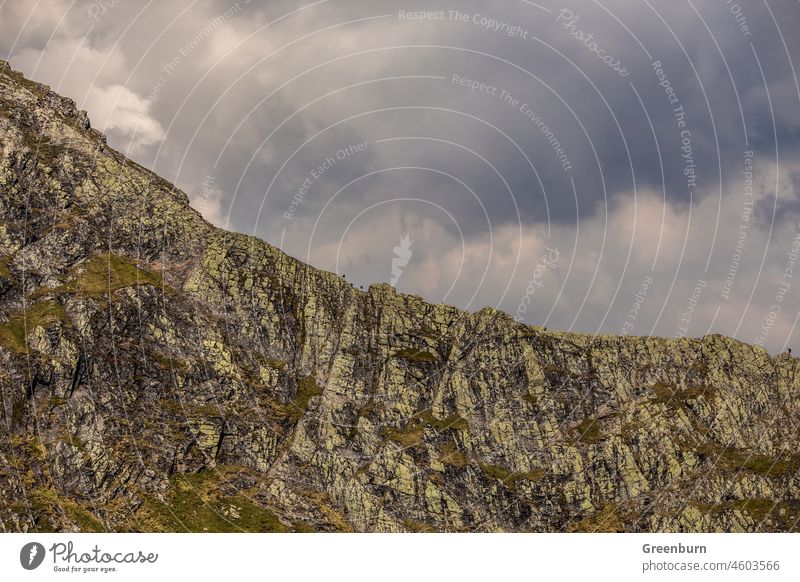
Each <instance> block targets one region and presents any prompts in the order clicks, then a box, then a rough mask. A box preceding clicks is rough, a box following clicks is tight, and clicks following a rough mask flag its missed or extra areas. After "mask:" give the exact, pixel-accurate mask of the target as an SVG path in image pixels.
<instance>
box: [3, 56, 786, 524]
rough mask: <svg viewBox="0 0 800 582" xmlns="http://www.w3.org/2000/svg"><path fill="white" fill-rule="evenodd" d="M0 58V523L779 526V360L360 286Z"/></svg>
mask: <svg viewBox="0 0 800 582" xmlns="http://www.w3.org/2000/svg"><path fill="white" fill-rule="evenodd" d="M0 64H2V66H0V138H2V140H1V141H0V143H2V149H0V194H1V195H0V396H2V407H3V408H2V414H3V423H2V425H0V528H2V530H4V531H50V530H58V531H106V530H108V531H185V530H191V531H788V530H794V529H797V524H798V520H800V483H799V482H798V471H799V470H800V449H799V448H798V435H797V426H798V421H800V387H799V386H798V380H797V374H796V373H797V369H798V363H797V360H795V359H793V358H791V357H789V356H788V355H780V356H778V357H776V358H772V357H770V356H769V354H767V353H766V352H765V351H764V350H762V349H760V348H756V347H752V346H748V345H745V344H742V343H740V342H737V341H734V340H731V339H728V338H724V337H720V336H708V337H705V338H702V339H679V340H665V339H657V338H628V337H625V338H623V337H597V336H589V335H581V334H572V333H554V332H545V331H543V330H542V329H540V328H537V327H531V326H525V325H521V324H518V323H516V322H514V321H513V320H512V319H511V318H510V317H508V316H507V315H505V314H503V313H500V312H498V311H496V310H492V309H485V310H482V311H480V312H478V313H467V312H464V311H460V310H458V309H455V308H453V307H449V306H445V305H430V304H427V303H425V302H424V301H423V300H422V299H420V298H418V297H413V296H407V295H401V294H398V293H397V292H396V291H395V290H394V289H393V288H391V287H390V286H388V285H373V286H372V287H370V288H369V290H368V291H366V292H363V291H358V290H356V289H354V288H353V287H351V286H350V285H348V284H347V283H346V282H345V281H344V280H342V279H341V278H339V277H337V276H336V275H334V274H331V273H326V272H322V271H319V270H316V269H313V268H311V267H309V266H307V265H304V264H302V263H300V262H299V261H296V260H295V259H292V258H291V257H288V256H286V255H285V254H283V253H282V252H280V251H279V250H277V249H275V248H273V247H271V246H269V245H268V244H266V243H264V242H262V241H260V240H257V239H255V238H252V237H248V236H244V235H239V234H231V233H227V232H223V231H220V230H217V229H215V228H213V227H212V226H211V225H209V224H208V223H206V222H205V221H204V220H203V219H202V218H201V217H200V215H199V214H198V213H196V212H195V211H194V210H192V209H191V208H190V206H189V204H188V200H187V197H186V196H185V195H184V194H183V193H182V192H180V191H178V190H177V189H176V188H175V187H174V186H172V185H171V184H168V183H166V182H165V181H163V180H161V179H160V178H158V177H157V176H155V175H153V174H152V173H150V172H149V171H147V170H145V169H143V168H141V167H140V166H138V165H137V164H135V163H133V162H131V161H129V160H127V159H125V158H124V157H123V156H122V155H120V154H119V153H117V152H115V151H113V150H112V149H110V148H109V147H108V146H106V144H105V141H104V139H103V138H102V136H101V135H100V134H99V133H98V132H96V131H94V130H91V129H90V128H89V124H88V120H87V119H86V117H85V114H83V113H81V112H79V111H77V109H76V108H75V105H74V103H72V102H71V101H69V100H67V99H63V98H61V97H59V96H57V95H55V94H53V93H52V92H50V91H49V90H48V89H47V88H45V87H43V86H41V85H37V84H35V83H32V82H30V81H28V80H26V79H24V78H23V77H22V76H21V75H19V74H18V73H16V72H14V71H13V70H11V69H10V68H8V67H7V66H6V65H5V63H0Z"/></svg>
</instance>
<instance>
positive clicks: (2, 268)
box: [0, 256, 11, 279]
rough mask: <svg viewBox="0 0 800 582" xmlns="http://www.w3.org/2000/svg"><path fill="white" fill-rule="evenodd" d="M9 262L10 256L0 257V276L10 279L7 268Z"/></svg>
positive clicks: (9, 272)
mask: <svg viewBox="0 0 800 582" xmlns="http://www.w3.org/2000/svg"><path fill="white" fill-rule="evenodd" d="M10 262H11V257H10V256H8V257H0V278H3V279H10V278H11V271H9V269H8V264H9V263H10Z"/></svg>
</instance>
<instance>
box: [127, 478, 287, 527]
mask: <svg viewBox="0 0 800 582" xmlns="http://www.w3.org/2000/svg"><path fill="white" fill-rule="evenodd" d="M238 472H239V470H238V469H237V468H232V467H217V468H215V469H210V470H206V471H202V472H200V473H192V474H179V475H174V476H173V477H172V478H171V479H170V490H169V493H168V494H167V496H166V498H165V501H163V502H162V501H160V500H158V499H156V498H155V497H153V496H145V503H144V505H143V506H142V508H141V509H140V510H139V512H138V513H137V515H136V518H137V520H139V522H140V523H142V524H144V525H145V526H146V527H145V531H152V532H185V531H189V532H225V533H230V532H248V533H259V532H260V533H268V532H269V533H271V532H288V531H290V529H289V528H288V527H287V526H285V525H284V524H283V523H282V522H281V521H280V520H279V519H278V518H277V517H276V516H275V514H274V513H273V512H272V511H270V510H269V509H267V508H265V507H261V506H260V505H258V504H257V503H255V502H254V501H253V500H252V499H250V498H249V497H248V496H247V495H246V494H245V493H239V494H237V495H233V496H229V495H225V494H223V493H222V491H221V487H220V486H221V485H222V484H223V483H224V482H226V481H227V480H229V479H235V478H236V477H237V473H238ZM135 523H136V522H134V524H135Z"/></svg>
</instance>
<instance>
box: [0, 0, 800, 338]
mask: <svg viewBox="0 0 800 582" xmlns="http://www.w3.org/2000/svg"><path fill="white" fill-rule="evenodd" d="M798 25H800V7H799V6H798V4H797V3H796V2H790V1H788V0H786V1H777V0H775V1H767V2H761V3H758V2H747V3H745V2H742V1H739V2H738V3H737V2H734V1H732V0H731V1H727V0H714V1H711V0H702V1H701V0H686V1H679V2H655V1H653V0H643V1H641V2H628V1H625V2H623V1H621V0H617V1H605V0H603V1H599V2H593V1H588V0H581V1H573V2H565V3H555V2H548V1H542V2H529V1H527V0H516V1H508V0H504V1H502V2H500V1H499V0H498V1H488V0H487V1H473V0H468V1H466V2H464V1H461V2H449V3H448V2H439V1H434V2H425V3H421V2H417V3H414V2H405V1H384V0H381V1H376V2H356V1H346V0H342V1H339V0H327V1H325V0H323V1H317V2H307V3H301V2H297V1H289V0H282V1H268V2H259V1H256V0H252V1H249V2H248V1H246V0H240V1H239V2H230V1H220V0H214V1H212V0H207V1H200V0H197V1H194V2H191V1H170V2H150V3H147V4H143V3H129V2H121V1H118V0H94V1H92V2H86V1H83V2H67V1H66V0H61V1H59V0H51V1H49V2H44V1H42V2H38V3H37V2H24V3H19V2H6V3H3V4H1V5H0V51H3V52H4V53H5V55H6V56H7V58H8V60H9V61H10V62H11V63H12V65H13V66H14V67H16V68H18V69H20V70H22V71H23V72H24V73H26V74H27V75H29V76H31V77H32V78H34V79H36V80H39V81H42V82H46V83H48V84H50V85H51V86H53V87H54V88H55V89H57V90H59V91H60V92H62V93H64V94H67V95H69V96H71V97H73V98H74V99H75V100H76V101H77V102H78V103H79V104H80V105H81V106H82V107H84V108H86V109H87V110H88V111H89V113H90V116H91V118H92V121H93V124H94V125H95V126H96V127H99V128H101V129H104V131H106V132H107V134H108V135H109V141H110V143H112V145H114V146H115V147H117V148H119V149H121V150H123V151H125V152H127V153H128V154H129V155H130V156H132V157H133V158H135V159H136V160H137V161H139V162H140V163H142V164H144V165H147V166H149V167H152V168H153V169H154V170H155V171H157V172H158V173H159V174H161V175H163V176H165V177H166V178H168V179H170V180H172V181H174V182H176V183H177V184H178V185H179V186H180V187H182V188H183V189H184V190H186V192H187V193H188V194H189V195H190V198H191V199H192V201H193V204H194V205H195V206H196V207H197V208H198V209H199V210H200V211H201V212H203V213H204V215H205V216H206V217H207V218H209V219H210V220H212V221H214V222H215V223H217V224H220V225H222V226H227V227H228V228H232V229H235V230H239V231H242V232H249V233H253V234H256V235H258V236H260V237H262V238H264V239H266V240H267V241H269V242H271V243H273V244H276V245H280V246H281V247H282V248H283V249H284V250H286V251H287V252H289V253H290V254H292V255H295V256H297V257H299V258H301V259H304V260H307V261H309V262H311V263H312V264H314V265H316V266H319V267H321V268H325V269H329V270H335V271H337V272H339V273H343V274H346V275H347V278H348V280H351V281H353V282H354V283H356V284H358V285H366V284H368V283H369V282H372V281H388V280H390V278H391V277H392V264H393V263H392V261H393V259H397V257H396V256H395V255H394V254H393V252H394V251H393V249H395V248H396V247H397V246H398V245H399V244H400V241H401V240H403V238H404V237H409V239H410V240H412V241H413V242H412V243H411V246H410V247H408V248H406V247H403V248H404V249H406V250H405V251H404V252H408V253H410V256H409V257H407V264H406V265H405V266H404V268H403V272H402V276H400V277H399V278H398V279H397V281H398V283H397V284H398V287H399V288H400V289H401V290H403V291H407V292H413V293H418V294H420V295H423V296H424V297H426V298H427V299H429V300H432V301H438V300H443V301H447V302H452V303H455V304H457V305H460V306H462V307H466V308H469V309H477V308H480V307H483V306H485V305H491V306H497V307H499V308H502V309H505V310H506V311H508V312H509V313H511V314H517V315H518V317H519V318H520V319H523V320H524V321H527V322H530V323H536V324H546V325H548V326H551V327H560V328H565V329H567V328H570V329H578V330H583V331H586V332H590V333H596V332H602V333H631V334H642V335H644V334H660V335H667V336H673V335H682V334H686V335H702V334H704V333H709V332H719V333H726V334H730V335H734V336H736V337H738V338H740V339H742V340H744V341H749V342H758V343H763V344H764V345H765V346H767V347H768V348H769V349H771V350H773V351H775V350H780V349H783V348H784V347H786V346H787V345H791V342H792V340H793V338H794V336H795V324H796V321H797V314H798V308H799V307H800V290H796V291H795V292H793V293H789V294H787V295H786V298H785V300H784V299H783V298H781V300H780V301H781V304H780V314H779V317H776V318H774V317H770V313H773V312H774V311H775V310H774V309H773V307H774V305H775V303H776V300H777V299H776V297H777V296H778V292H777V289H778V288H779V286H780V285H781V284H782V283H786V282H787V281H788V282H789V283H790V284H791V283H792V281H793V276H794V275H793V274H789V275H788V279H787V273H788V271H791V270H792V269H791V267H790V266H791V264H792V256H793V252H792V249H793V241H794V240H795V236H796V235H797V232H798V224H797V221H798V215H799V214H800V210H799V209H800V202H798V200H800V192H798V190H797V176H798V175H799V174H798V172H799V171H800V168H798V163H797V161H796V160H797V152H798V135H800V107H798V106H800V89H799V88H798V81H797V79H796V77H795V69H796V67H797V63H796V61H797V57H798V56H800V38H798V37H797V35H796V34H794V32H795V31H796V30H797V28H798ZM359 144H361V145H359ZM409 249H410V250H409ZM553 249H556V250H557V251H558V252H557V253H555V254H554V252H553ZM556 256H557V260H554V257H556ZM543 257H548V260H547V261H544V262H543ZM403 260H404V262H406V258H404V259H403ZM542 265H545V266H544V267H542ZM799 276H800V275H799ZM649 281H651V282H649ZM793 285H794V286H795V287H800V278H799V279H798V280H796V281H794V282H793ZM698 290H699V291H698ZM784 301H785V302H784Z"/></svg>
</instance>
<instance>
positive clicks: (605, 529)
mask: <svg viewBox="0 0 800 582" xmlns="http://www.w3.org/2000/svg"><path fill="white" fill-rule="evenodd" d="M567 531H569V532H583V533H612V532H624V531H625V527H624V526H623V525H622V519H621V518H620V515H619V513H618V512H617V509H616V506H615V505H614V504H608V505H607V506H605V507H604V508H603V509H601V510H600V511H598V512H597V513H594V514H592V515H590V516H588V517H585V518H583V519H582V520H580V521H578V522H575V523H573V524H571V525H570V526H569V527H568V528H567Z"/></svg>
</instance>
